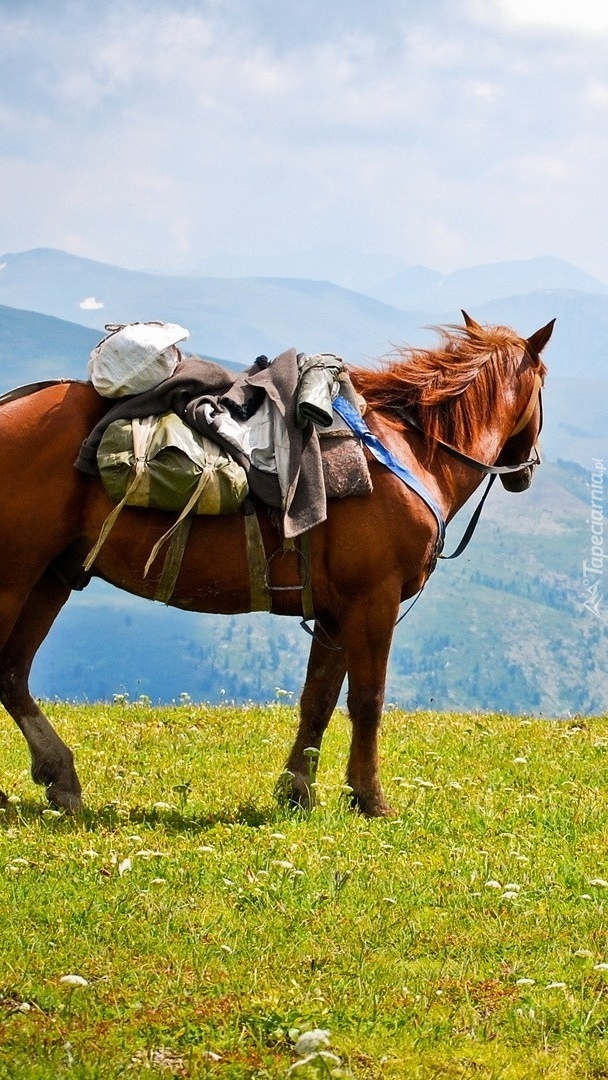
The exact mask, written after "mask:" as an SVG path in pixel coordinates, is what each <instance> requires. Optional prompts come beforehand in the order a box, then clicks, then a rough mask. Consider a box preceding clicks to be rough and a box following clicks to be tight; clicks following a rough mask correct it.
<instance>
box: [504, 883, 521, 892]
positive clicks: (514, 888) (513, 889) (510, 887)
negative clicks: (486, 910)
mask: <svg viewBox="0 0 608 1080" xmlns="http://www.w3.org/2000/svg"><path fill="white" fill-rule="evenodd" d="M505 889H508V890H509V892H519V890H520V889H521V885H516V884H515V882H514V881H509V882H508V884H507V885H505Z"/></svg>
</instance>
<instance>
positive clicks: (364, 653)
mask: <svg viewBox="0 0 608 1080" xmlns="http://www.w3.org/2000/svg"><path fill="white" fill-rule="evenodd" d="M398 611H399V595H398V593H396V591H395V590H393V589H390V588H387V589H386V590H383V591H382V592H378V593H376V592H374V594H373V595H367V596H363V597H360V598H358V599H357V601H356V602H355V604H354V605H353V607H352V608H351V610H350V612H349V613H348V617H347V619H346V621H345V636H344V637H345V643H346V659H347V670H348V711H349V714H350V719H351V723H352V740H351V747H350V754H349V758H348V767H347V772H346V779H347V783H348V784H349V786H350V788H351V791H352V796H351V798H352V802H353V806H355V807H357V808H358V809H359V810H361V811H362V813H364V814H366V815H367V816H368V817H385V816H387V815H389V814H390V813H391V812H392V811H391V808H390V807H389V805H388V803H387V802H386V799H385V798H384V794H383V791H382V786H381V783H380V776H379V771H378V731H379V728H380V720H381V716H382V706H383V704H384V691H385V683H386V669H387V664H388V655H389V651H390V647H391V641H392V637H393V630H394V628H395V620H396V618H397V613H398Z"/></svg>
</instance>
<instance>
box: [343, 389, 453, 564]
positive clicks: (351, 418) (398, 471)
mask: <svg viewBox="0 0 608 1080" xmlns="http://www.w3.org/2000/svg"><path fill="white" fill-rule="evenodd" d="M332 405H333V407H334V409H335V411H336V412H337V413H338V416H341V417H342V419H343V420H345V421H346V423H347V424H348V426H349V428H351V430H352V431H354V433H355V435H356V436H357V438H359V439H360V440H361V442H362V443H363V445H364V446H366V447H367V449H368V450H369V451H370V453H372V454H373V455H374V457H375V458H376V461H379V462H380V464H381V465H385V466H386V468H387V469H390V471H391V472H392V473H394V474H395V476H398V477H399V479H400V480H402V481H403V483H404V484H406V485H407V487H409V488H411V490H412V491H415V492H416V495H418V496H419V497H420V498H421V499H422V501H423V502H425V503H426V505H427V506H428V507H429V509H430V510H432V511H433V513H434V515H435V517H436V519H437V527H438V529H439V537H438V551H437V554H439V552H440V551H441V549H442V547H443V542H444V539H445V521H444V520H443V514H442V513H441V510H440V509H439V507H438V506H437V503H436V502H435V500H434V498H433V496H432V495H431V493H430V491H428V490H427V488H426V487H425V486H424V484H423V483H422V481H421V480H419V479H418V477H417V476H414V473H413V472H410V470H409V469H407V468H406V466H405V465H402V464H401V462H400V461H397V458H396V457H394V455H393V454H392V453H391V451H390V450H388V449H387V447H386V446H385V445H384V443H381V442H380V439H378V438H377V436H376V435H374V434H373V433H372V432H371V431H370V430H369V428H368V426H367V424H366V423H365V420H364V419H363V418H362V417H361V416H360V415H359V413H358V412H357V410H356V409H355V407H354V405H351V404H350V402H349V401H347V400H346V398H343V397H342V395H341V394H338V396H337V397H335V398H334V400H333V402H332Z"/></svg>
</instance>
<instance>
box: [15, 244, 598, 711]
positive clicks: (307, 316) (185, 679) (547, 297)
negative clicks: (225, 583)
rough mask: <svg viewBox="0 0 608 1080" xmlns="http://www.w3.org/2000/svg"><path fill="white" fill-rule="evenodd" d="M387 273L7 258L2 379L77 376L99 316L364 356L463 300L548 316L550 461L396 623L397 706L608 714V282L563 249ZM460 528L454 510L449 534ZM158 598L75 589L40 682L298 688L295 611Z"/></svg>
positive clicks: (300, 667) (205, 694)
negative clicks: (246, 612)
mask: <svg viewBox="0 0 608 1080" xmlns="http://www.w3.org/2000/svg"><path fill="white" fill-rule="evenodd" d="M370 271H371V268H370ZM358 272H359V273H360V274H361V270H359V271H358ZM376 275H377V276H376V278H374V275H373V274H371V272H370V275H369V278H370V281H369V288H370V289H371V290H372V291H374V293H375V297H370V296H369V295H364V294H362V293H359V292H356V291H353V290H351V289H347V288H344V287H343V286H339V285H335V284H332V283H331V282H328V281H318V280H306V279H297V278H247V277H244V278H217V277H216V278H213V277H201V276H197V275H196V274H194V275H190V276H187V277H177V276H175V275H168V274H167V275H165V274H162V275H161V274H155V273H141V272H135V271H128V270H122V269H119V268H117V267H112V266H106V265H103V264H100V263H96V262H94V261H91V260H87V259H81V258H77V257H75V256H71V255H67V254H66V253H64V252H58V251H52V250H47V249H38V250H35V251H31V252H23V253H20V254H16V255H5V256H3V257H0V305H3V306H0V392H1V391H3V390H5V389H8V388H10V387H11V386H15V385H17V384H20V383H24V382H29V381H34V380H38V379H47V378H60V377H71V378H84V377H86V363H87V359H88V355H89V352H90V349H91V348H92V346H93V345H94V344H95V343H96V342H97V341H98V340H99V338H100V337H101V336H102V333H103V325H104V323H105V322H114V321H117V322H122V321H129V320H138V319H152V318H164V319H167V320H171V321H177V322H181V323H182V324H183V325H185V326H187V327H188V328H189V329H190V330H191V332H192V336H191V339H190V341H189V343H188V347H189V349H191V350H192V351H196V352H200V353H202V354H204V355H208V356H209V355H210V356H212V357H220V358H221V357H224V358H225V361H224V362H226V361H228V362H229V363H233V364H235V365H236V366H241V365H243V364H247V363H250V362H251V361H252V360H253V359H254V358H255V356H256V355H258V354H259V353H260V352H265V353H267V354H268V355H270V356H273V355H276V354H277V353H278V352H280V351H282V350H283V349H284V348H286V347H289V346H292V345H294V346H296V347H297V348H298V349H302V350H305V351H336V352H339V353H341V354H342V355H343V356H344V357H345V359H347V360H349V361H352V362H357V363H369V362H370V361H371V359H372V358H373V357H377V356H379V355H381V354H382V353H385V352H386V351H387V350H388V349H389V348H390V346H391V345H393V344H403V343H412V344H422V343H429V342H431V341H432V340H433V335H432V333H431V332H430V331H429V330H425V329H424V326H425V325H426V324H437V323H442V322H456V321H460V318H461V316H460V310H459V308H460V306H461V305H462V306H464V307H466V308H467V309H469V310H470V313H471V314H472V315H473V316H474V317H475V318H477V319H479V320H481V321H487V322H501V323H507V324H509V325H512V326H514V327H515V328H516V329H517V330H518V331H519V332H520V333H522V334H527V333H530V332H531V331H533V330H534V329H536V328H537V327H539V326H540V325H542V324H543V323H545V322H547V321H548V320H549V319H550V318H552V317H554V316H557V318H558V322H557V326H556V331H555V334H554V338H553V339H552V341H551V343H550V345H549V347H548V349H547V361H548V364H549V371H550V375H549V379H548V382H547V387H546V392H545V429H544V433H543V446H544V450H545V453H546V455H547V457H548V458H549V459H550V461H552V462H553V464H548V465H545V466H544V467H543V469H541V470H540V473H539V474H538V477H537V478H536V479H535V482H534V485H533V487H532V490H531V491H530V492H528V493H526V494H524V495H518V496H508V495H506V494H505V493H504V492H502V491H497V490H496V489H495V491H494V492H493V493H492V496H491V498H490V500H489V502H488V506H487V509H486V510H485V511H484V516H483V520H482V524H481V526H480V529H479V531H478V533H477V535H476V537H475V539H474V541H473V544H472V545H471V547H470V548H469V550H468V551H467V554H466V556H465V557H464V559H463V560H461V561H460V562H458V563H457V564H445V565H442V566H440V567H439V568H438V570H437V572H436V574H435V576H434V577H433V579H432V580H431V582H430V584H429V587H428V589H427V590H426V592H425V595H424V596H423V597H422V599H421V600H420V603H419V604H418V605H417V606H416V608H415V609H414V610H413V611H412V613H411V615H410V616H409V617H408V619H407V620H406V621H405V622H404V623H403V624H402V625H401V626H400V628H399V630H398V632H397V635H396V639H395V647H394V650H393V654H392V659H391V667H390V672H389V681H388V688H389V700H393V701H395V702H396V703H398V704H402V705H406V706H411V707H426V706H428V705H429V704H432V706H433V707H434V708H440V709H450V708H467V709H476V708H479V709H486V708H487V709H504V710H510V711H524V712H525V711H531V712H541V713H542V712H545V713H550V714H561V713H564V712H567V711H570V712H584V713H589V712H594V711H602V710H606V709H607V708H608V633H607V628H608V616H607V615H606V612H605V611H604V606H603V605H604V604H605V605H606V606H607V607H608V589H607V590H606V599H605V600H604V598H603V596H602V597H601V604H600V610H599V612H596V613H595V614H594V613H593V612H591V611H590V610H589V609H585V607H584V606H583V605H584V602H585V598H586V594H585V589H584V584H583V579H582V562H583V559H584V558H585V557H586V555H587V554H588V549H589V543H590V537H589V525H588V518H589V505H590V503H589V490H588V483H589V472H590V464H591V460H592V458H595V457H603V458H604V460H605V461H608V435H607V432H608V350H607V347H606V344H607V342H608V289H607V288H606V286H605V285H603V283H602V282H599V281H597V280H596V279H594V278H592V277H590V276H589V275H586V274H584V273H583V271H581V270H578V269H577V268H576V267H572V266H570V265H569V264H568V263H563V262H559V261H558V260H554V259H535V260H530V261H529V262H526V263H503V264H498V265H497V266H493V267H479V268H473V269H470V270H464V271H460V272H459V273H457V274H450V275H439V274H437V273H436V272H434V271H432V270H428V269H426V268H424V267H409V268H406V269H405V270H400V271H399V273H398V274H396V275H395V274H393V276H392V278H386V279H382V276H381V275H382V267H381V265H380V264H378V265H377V266H376ZM371 279H373V280H371ZM391 290H392V291H391ZM391 298H392V299H391ZM387 299H391V303H390V304H389V303H386V302H384V301H385V300H387ZM397 303H399V304H400V305H401V307H398V306H396V305H397ZM465 517H466V513H465ZM461 528H462V526H461V525H459V524H458V522H457V523H456V524H455V525H454V526H451V527H450V531H452V532H455V533H456V534H458V532H459V530H460V529H461ZM150 611H151V608H150V604H149V603H146V602H145V601H142V600H138V599H136V598H133V597H130V596H127V595H126V594H122V593H118V592H116V591H115V590H111V589H109V588H108V587H107V586H105V585H103V584H101V583H94V584H93V585H92V586H90V587H89V589H87V590H86V591H85V592H84V593H83V594H81V595H78V596H75V597H73V599H72V601H71V603H70V604H69V605H68V607H67V609H66V610H65V612H64V613H62V615H61V617H60V619H59V620H58V623H57V626H56V627H55V628H54V630H53V632H52V634H51V636H50V639H49V640H48V642H47V643H45V645H44V646H43V649H42V650H41V653H40V656H39V658H38V659H37V661H36V666H35V669H34V681H33V685H34V688H35V690H36V693H38V694H40V695H42V696H58V697H78V698H88V699H89V700H95V699H98V698H107V697H111V696H112V694H113V693H121V692H124V691H125V690H127V691H128V692H129V693H130V694H131V696H132V697H136V696H137V695H138V694H140V693H143V694H148V695H150V697H152V698H154V699H159V700H165V701H166V700H170V699H171V698H173V697H177V696H178V695H179V694H180V693H181V692H187V693H189V694H190V695H191V696H192V697H193V698H197V697H198V698H206V699H209V700H219V699H221V698H223V697H228V698H235V699H237V700H244V699H248V698H251V699H253V700H268V699H271V698H272V697H273V695H274V688H275V687H277V686H278V687H282V688H285V689H287V690H289V691H294V692H295V693H296V694H297V692H298V691H299V688H300V685H301V678H302V677H303V671H304V666H305V657H306V651H307V648H306V647H307V639H305V636H304V635H303V634H302V633H301V631H300V630H299V628H298V624H297V621H294V620H282V619H281V620H279V619H272V618H268V617H265V616H262V615H252V616H248V617H244V618H243V617H239V618H220V617H213V616H193V615H188V614H185V613H182V612H176V611H173V610H171V609H165V608H163V607H162V606H159V605H156V608H155V615H156V618H155V621H154V623H153V625H152V626H151V625H150ZM108 627H112V633H111V634H109V633H108ZM169 655H170V656H171V663H170V664H168V663H167V662H166V661H167V657H168V656H169Z"/></svg>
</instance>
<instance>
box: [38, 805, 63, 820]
mask: <svg viewBox="0 0 608 1080" xmlns="http://www.w3.org/2000/svg"><path fill="white" fill-rule="evenodd" d="M42 816H43V818H46V819H47V821H48V820H51V819H52V818H58V817H63V813H62V811H61V810H51V808H50V807H47V809H46V810H43V811H42Z"/></svg>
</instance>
